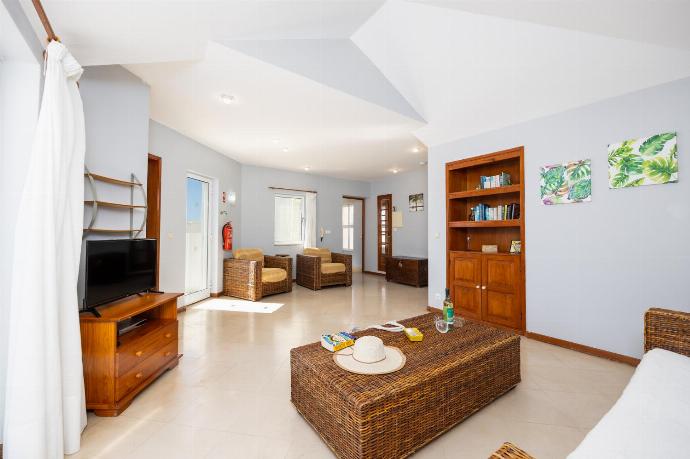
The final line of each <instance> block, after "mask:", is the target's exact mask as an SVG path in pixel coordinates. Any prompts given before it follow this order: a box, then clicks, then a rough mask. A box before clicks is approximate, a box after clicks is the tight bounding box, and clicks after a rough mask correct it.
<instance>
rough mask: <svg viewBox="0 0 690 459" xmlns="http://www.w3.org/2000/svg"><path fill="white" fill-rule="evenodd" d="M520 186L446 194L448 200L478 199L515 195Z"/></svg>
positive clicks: (518, 191)
mask: <svg viewBox="0 0 690 459" xmlns="http://www.w3.org/2000/svg"><path fill="white" fill-rule="evenodd" d="M520 187H521V185H519V184H518V185H508V186H501V187H498V188H485V189H479V190H468V191H456V192H453V193H448V199H467V198H480V197H482V196H494V195H500V194H515V193H520Z"/></svg>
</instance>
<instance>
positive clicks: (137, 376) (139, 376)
mask: <svg viewBox="0 0 690 459" xmlns="http://www.w3.org/2000/svg"><path fill="white" fill-rule="evenodd" d="M142 376H144V374H143V373H137V374H135V375H134V377H135V378H137V379H141V377H142Z"/></svg>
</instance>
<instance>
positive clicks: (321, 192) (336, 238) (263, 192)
mask: <svg viewBox="0 0 690 459" xmlns="http://www.w3.org/2000/svg"><path fill="white" fill-rule="evenodd" d="M271 186H273V187H283V188H293V189H302V190H313V191H316V192H317V193H318V194H317V197H316V219H317V221H316V228H317V232H318V228H321V227H323V228H324V229H326V230H330V231H331V233H330V234H327V235H326V236H325V237H324V240H323V241H320V240H319V238H318V235H317V246H319V247H328V248H329V249H331V251H334V252H342V249H343V247H342V242H343V239H342V203H343V200H342V198H343V195H348V196H363V197H366V196H368V195H369V190H370V184H369V183H367V182H358V181H353V180H342V179H337V178H331V177H324V176H320V175H314V174H306V173H299V172H289V171H284V170H278V169H269V168H265V167H256V166H247V165H243V166H242V193H241V204H242V209H243V210H242V225H241V233H242V247H258V248H260V249H262V250H263V251H264V253H265V254H270V255H273V254H276V253H287V254H290V255H292V256H293V258H294V256H295V255H296V254H297V253H301V252H302V250H303V247H302V246H284V245H281V246H276V245H274V244H273V223H274V202H273V201H274V199H273V197H274V195H275V193H276V191H275V190H272V189H269V187H271ZM279 192H280V193H288V194H289V192H283V191H279Z"/></svg>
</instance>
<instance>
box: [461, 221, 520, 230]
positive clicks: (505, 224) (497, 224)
mask: <svg viewBox="0 0 690 459" xmlns="http://www.w3.org/2000/svg"><path fill="white" fill-rule="evenodd" d="M521 225H522V223H521V220H519V219H517V220H482V221H478V222H475V221H469V220H467V221H452V222H448V227H449V228H512V227H516V228H519V227H520V226H521Z"/></svg>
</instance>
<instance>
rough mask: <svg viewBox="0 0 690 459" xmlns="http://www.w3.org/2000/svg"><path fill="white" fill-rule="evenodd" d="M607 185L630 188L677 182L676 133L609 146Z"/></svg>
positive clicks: (666, 133)
mask: <svg viewBox="0 0 690 459" xmlns="http://www.w3.org/2000/svg"><path fill="white" fill-rule="evenodd" d="M608 154H609V188H629V187H635V186H640V185H658V184H661V183H671V182H677V181H678V145H677V143H676V133H675V132H665V133H663V134H656V135H653V136H650V137H644V138H641V139H632V140H625V141H623V142H620V143H616V144H611V145H609V150H608Z"/></svg>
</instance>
